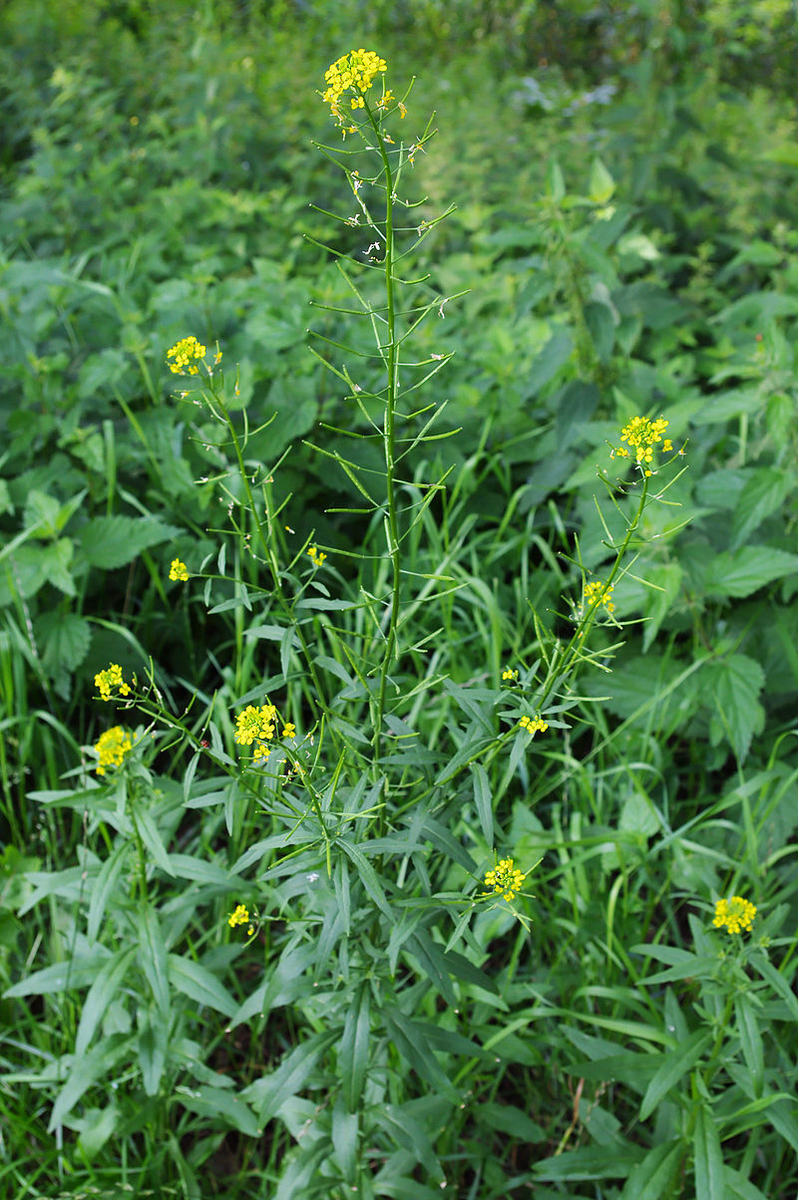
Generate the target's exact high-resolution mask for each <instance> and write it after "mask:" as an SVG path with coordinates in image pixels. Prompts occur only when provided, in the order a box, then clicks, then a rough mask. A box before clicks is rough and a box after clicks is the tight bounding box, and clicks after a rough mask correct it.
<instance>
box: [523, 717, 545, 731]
mask: <svg viewBox="0 0 798 1200" xmlns="http://www.w3.org/2000/svg"><path fill="white" fill-rule="evenodd" d="M518 724H519V726H520V728H521V729H525V730H526V731H527V733H545V732H546V730H547V729H548V724H547V723H546V721H542V720H541V718H540V717H522V718H521V720H520V721H519V722H518Z"/></svg>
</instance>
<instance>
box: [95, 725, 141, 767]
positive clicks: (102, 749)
mask: <svg viewBox="0 0 798 1200" xmlns="http://www.w3.org/2000/svg"><path fill="white" fill-rule="evenodd" d="M94 749H95V751H96V753H97V758H98V760H99V761H98V763H97V766H96V768H95V770H96V771H97V774H98V775H104V774H105V768H106V767H118V766H120V765H121V764H122V762H124V759H125V756H126V755H127V754H129V753H130V751H131V750H132V749H133V742H132V741H131V738H130V734H129V733H128V732H127V731H126V730H124V729H123V728H122V726H121V725H114V726H113V728H111V729H106V731H105V733H101V734H100V737H99V740H98V741H97V742H95V745H94Z"/></svg>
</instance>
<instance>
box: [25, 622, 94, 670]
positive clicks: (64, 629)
mask: <svg viewBox="0 0 798 1200" xmlns="http://www.w3.org/2000/svg"><path fill="white" fill-rule="evenodd" d="M35 629H36V637H37V642H38V644H39V645H40V646H41V647H42V648H43V649H42V662H43V664H44V667H45V669H46V670H47V671H48V672H49V674H50V675H55V674H56V672H57V671H61V670H64V669H65V670H67V671H74V670H75V668H76V667H79V666H80V664H81V663H82V662H83V660H84V658H85V657H86V655H87V654H88V652H89V644H90V642H91V628H90V626H89V623H88V621H86V620H85V619H84V618H83V617H79V616H78V615H77V613H69V612H45V613H42V614H41V616H39V617H37V618H36V622H35Z"/></svg>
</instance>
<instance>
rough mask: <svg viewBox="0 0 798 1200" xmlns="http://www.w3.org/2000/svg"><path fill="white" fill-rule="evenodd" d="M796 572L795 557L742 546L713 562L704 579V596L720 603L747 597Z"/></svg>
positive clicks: (765, 548)
mask: <svg viewBox="0 0 798 1200" xmlns="http://www.w3.org/2000/svg"><path fill="white" fill-rule="evenodd" d="M796 571H798V555H795V554H788V553H787V551H786V550H777V549H776V548H775V547H773V546H743V547H742V548H741V549H739V550H734V551H729V550H726V551H724V552H723V553H722V554H718V555H717V557H716V558H714V559H713V560H712V562H711V563H710V566H709V570H708V572H707V577H706V583H705V588H706V594H707V596H717V597H719V598H721V599H725V598H726V597H729V596H733V597H736V598H738V599H739V598H740V597H742V596H750V595H751V593H752V592H755V591H757V589H758V588H761V587H764V586H765V584H767V583H772V582H773V580H774V579H784V578H785V577H786V576H788V575H793V574H794V573H795V572H796Z"/></svg>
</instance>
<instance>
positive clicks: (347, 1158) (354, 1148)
mask: <svg viewBox="0 0 798 1200" xmlns="http://www.w3.org/2000/svg"><path fill="white" fill-rule="evenodd" d="M359 1129H360V1120H359V1116H358V1112H357V1109H356V1108H355V1109H347V1108H345V1107H344V1104H343V1100H342V1097H341V1096H340V1095H339V1096H338V1099H337V1100H336V1102H335V1107H334V1108H333V1112H332V1130H331V1135H332V1144H333V1147H334V1149H335V1156H336V1158H337V1159H338V1163H339V1165H340V1168H341V1170H342V1172H343V1175H344V1179H345V1180H346V1181H347V1183H349V1184H350V1185H354V1184H356V1182H357V1163H358V1143H359Z"/></svg>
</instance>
